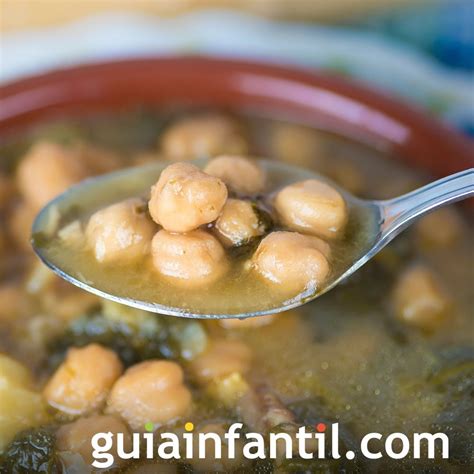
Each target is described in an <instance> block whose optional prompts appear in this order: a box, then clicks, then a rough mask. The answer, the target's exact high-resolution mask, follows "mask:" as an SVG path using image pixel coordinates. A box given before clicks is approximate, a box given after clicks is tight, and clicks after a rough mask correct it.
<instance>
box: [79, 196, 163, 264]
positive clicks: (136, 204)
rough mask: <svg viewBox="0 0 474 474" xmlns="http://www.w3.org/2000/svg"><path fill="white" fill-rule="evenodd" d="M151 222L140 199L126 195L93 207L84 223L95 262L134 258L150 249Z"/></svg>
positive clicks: (153, 230)
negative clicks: (113, 201) (121, 198)
mask: <svg viewBox="0 0 474 474" xmlns="http://www.w3.org/2000/svg"><path fill="white" fill-rule="evenodd" d="M155 231H156V226H155V224H154V223H153V222H152V221H151V220H150V219H149V218H148V215H147V213H146V210H145V209H144V204H143V202H142V201H141V200H140V199H138V198H132V199H127V200H125V201H122V202H119V203H117V204H112V205H111V206H108V207H106V208H104V209H101V210H99V211H97V212H96V213H95V214H93V215H92V216H91V218H90V219H89V222H88V223H87V227H86V239H87V243H88V244H89V246H90V247H91V248H92V250H93V252H94V256H95V258H96V260H97V261H98V262H113V261H116V260H123V259H128V260H132V259H137V258H139V257H141V256H143V255H145V254H147V253H148V252H149V250H150V243H151V239H152V238H153V234H154V233H155Z"/></svg>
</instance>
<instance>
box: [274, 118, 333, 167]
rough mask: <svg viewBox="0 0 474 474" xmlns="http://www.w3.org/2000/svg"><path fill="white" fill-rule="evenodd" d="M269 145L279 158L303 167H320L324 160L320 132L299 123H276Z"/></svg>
mask: <svg viewBox="0 0 474 474" xmlns="http://www.w3.org/2000/svg"><path fill="white" fill-rule="evenodd" d="M271 146H272V149H273V153H274V155H275V156H276V157H277V158H278V159H279V160H281V161H284V162H286V163H291V164H294V165H300V166H304V167H305V168H309V169H320V168H321V167H322V165H323V164H324V162H325V160H326V156H325V155H326V150H325V140H324V137H323V136H322V134H320V133H319V132H317V131H315V130H314V129H312V128H308V127H303V126H301V125H294V124H287V123H285V124H278V125H276V126H275V128H274V130H273V133H272V137H271Z"/></svg>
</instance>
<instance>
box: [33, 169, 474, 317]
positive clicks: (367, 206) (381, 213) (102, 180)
mask: <svg viewBox="0 0 474 474" xmlns="http://www.w3.org/2000/svg"><path fill="white" fill-rule="evenodd" d="M204 163H205V162H204V161H202V160H197V161H196V162H195V164H197V165H198V166H201V167H202V165H203V164H204ZM260 163H261V165H262V166H263V167H264V168H265V169H266V171H267V173H268V174H269V176H270V181H271V182H272V185H273V186H274V187H275V189H278V188H279V187H281V186H282V185H283V184H287V183H292V182H296V181H301V180H303V179H311V178H315V179H321V180H325V181H328V180H327V179H326V178H325V177H322V176H319V175H318V174H316V173H314V172H312V171H308V170H305V169H301V168H298V167H294V166H290V165H286V164H282V163H278V162H275V161H266V160H261V161H260ZM168 164H169V163H168V162H157V163H153V164H151V165H145V166H141V167H137V168H131V169H125V170H121V171H117V172H114V173H110V174H107V175H102V176H99V177H95V178H91V179H88V180H86V181H83V182H82V183H80V184H78V185H76V186H74V187H72V188H70V189H69V190H68V191H66V192H65V193H63V194H61V195H60V196H58V197H57V198H56V199H54V200H53V201H51V202H50V203H49V204H47V205H46V206H45V207H44V208H43V210H42V211H41V212H40V213H39V215H38V216H37V218H36V220H35V222H34V224H33V231H32V232H33V238H32V243H33V248H34V250H35V252H36V253H37V254H38V256H39V257H40V258H41V260H43V262H44V263H45V264H46V265H47V266H48V267H50V268H51V269H52V270H53V271H54V272H56V273H57V274H58V275H59V276H60V277H62V278H64V279H65V280H66V281H69V282H70V283H73V284H74V285H76V286H78V287H80V288H82V289H84V290H87V291H89V292H91V293H94V294H96V295H98V296H100V297H102V298H106V299H110V300H113V301H116V302H118V303H122V304H124V305H128V306H132V307H136V308H140V309H143V310H146V311H150V312H155V313H161V314H168V315H173V316H182V317H196V318H216V319H217V318H247V317H251V316H262V315H265V314H272V313H277V312H281V311H286V310H289V309H291V308H295V307H297V306H300V305H302V304H303V303H306V302H308V301H311V300H313V299H315V298H316V297H319V296H321V295H322V294H324V293H326V292H327V291H329V290H330V289H331V288H333V287H335V286H336V285H337V284H338V283H340V282H341V281H342V280H344V279H346V278H347V277H349V276H350V275H351V274H352V273H354V272H355V271H356V270H358V269H359V268H360V267H361V266H362V265H364V264H365V263H366V262H367V261H369V260H370V259H371V258H372V257H373V256H374V255H375V254H376V253H377V252H379V251H380V250H381V249H383V248H384V247H385V246H386V245H387V244H388V243H389V242H390V241H391V240H392V239H393V238H394V237H395V236H396V235H398V234H399V233H400V232H402V231H403V230H404V229H405V228H407V227H408V226H409V225H410V224H411V223H412V222H413V221H414V220H415V219H417V218H418V217H420V216H422V215H423V214H426V213H427V212H429V211H432V210H434V209H436V208H438V207H440V206H444V205H446V204H449V203H452V202H455V201H459V200H462V199H465V198H467V197H468V196H471V195H473V194H474V168H472V169H468V170H465V171H461V172H459V173H456V174H454V175H451V176H447V177H445V178H443V179H440V180H439V181H435V182H433V183H430V184H428V185H426V186H423V187H422V188H419V189H417V190H415V191H412V192H410V193H408V194H405V195H403V196H400V197H396V198H393V199H389V200H384V201H368V200H362V199H359V198H356V197H354V196H352V195H350V194H349V193H347V192H346V191H344V190H342V189H340V187H338V186H336V185H335V184H334V183H331V184H332V185H333V186H335V187H336V188H337V189H339V191H340V192H341V193H342V194H343V196H344V198H345V199H346V202H347V204H348V207H349V211H350V213H351V214H353V215H354V214H357V215H358V216H359V217H360V218H361V219H362V220H363V222H364V225H365V234H364V236H363V238H360V239H359V241H360V243H359V248H358V250H357V252H356V253H354V254H353V255H352V256H351V258H350V259H347V260H346V261H342V262H340V263H339V265H338V267H337V271H333V272H332V275H331V276H330V278H329V279H328V281H327V282H326V284H325V286H324V287H323V288H320V289H318V291H317V292H316V293H312V294H304V295H300V297H297V298H293V299H291V300H288V301H285V302H284V303H282V304H281V305H279V306H278V307H269V308H265V307H264V308H259V309H258V310H255V308H253V309H252V310H249V311H240V312H238V313H235V312H234V313H232V314H227V313H225V314H220V313H214V314H203V313H200V312H199V311H193V310H190V309H189V308H179V307H170V306H167V305H164V304H160V302H159V301H143V300H141V299H140V298H132V297H124V296H121V295H117V294H111V293H110V292H109V291H105V290H104V289H103V288H100V287H98V286H97V285H95V284H93V283H91V281H89V280H88V278H87V275H82V274H81V275H78V274H72V273H73V272H71V271H67V270H66V269H65V268H64V265H63V262H62V259H61V258H60V256H59V255H55V254H54V253H52V252H51V251H50V250H51V249H50V247H51V243H52V241H53V239H54V238H55V237H56V233H57V230H58V229H59V228H61V227H62V226H64V225H65V224H67V223H68V222H70V221H72V220H73V219H77V218H78V217H81V216H85V217H86V216H88V215H90V214H91V213H92V212H94V211H95V210H97V209H99V208H102V207H104V206H106V205H108V204H111V203H113V202H117V201H120V200H123V199H126V198H128V197H132V196H139V195H144V194H145V193H146V191H147V190H149V188H150V186H151V185H152V184H154V183H155V182H156V180H157V179H158V177H159V175H160V173H161V171H162V170H163V169H164V168H165V167H166V166H167V165H168ZM355 237H357V236H355ZM237 296H238V295H237Z"/></svg>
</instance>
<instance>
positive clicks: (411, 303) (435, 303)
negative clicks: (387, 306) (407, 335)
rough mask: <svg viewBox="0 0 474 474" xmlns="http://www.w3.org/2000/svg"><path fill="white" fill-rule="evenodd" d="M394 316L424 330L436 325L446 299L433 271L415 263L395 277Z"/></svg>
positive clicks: (433, 327)
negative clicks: (396, 279)
mask: <svg viewBox="0 0 474 474" xmlns="http://www.w3.org/2000/svg"><path fill="white" fill-rule="evenodd" d="M393 305H394V309H395V315H396V317H397V318H398V319H399V320H400V321H402V322H403V323H405V324H408V325H410V326H414V327H417V328H419V329H422V330H425V331H431V330H434V329H436V328H437V327H438V326H439V325H440V324H441V323H442V322H443V321H444V319H445V317H446V315H447V314H446V313H447V309H448V307H449V300H448V298H447V296H446V294H445V293H444V291H443V289H442V288H441V286H440V284H439V282H438V281H437V279H436V278H435V276H434V275H433V273H432V272H431V271H430V270H429V269H427V268H426V267H424V266H421V265H418V266H415V267H412V268H409V269H408V270H406V271H405V272H404V273H402V275H401V276H400V277H399V280H398V282H397V284H396V287H395V291H394V294H393Z"/></svg>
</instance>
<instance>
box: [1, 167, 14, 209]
mask: <svg viewBox="0 0 474 474" xmlns="http://www.w3.org/2000/svg"><path fill="white" fill-rule="evenodd" d="M14 194H15V183H14V182H13V180H12V179H10V178H9V177H8V176H6V175H5V174H3V173H2V172H0V210H3V209H4V208H5V207H6V206H7V204H8V202H9V201H10V199H11V198H12V197H13V196H14Z"/></svg>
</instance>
